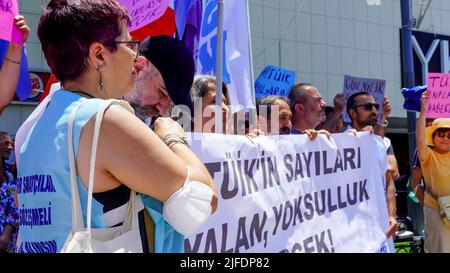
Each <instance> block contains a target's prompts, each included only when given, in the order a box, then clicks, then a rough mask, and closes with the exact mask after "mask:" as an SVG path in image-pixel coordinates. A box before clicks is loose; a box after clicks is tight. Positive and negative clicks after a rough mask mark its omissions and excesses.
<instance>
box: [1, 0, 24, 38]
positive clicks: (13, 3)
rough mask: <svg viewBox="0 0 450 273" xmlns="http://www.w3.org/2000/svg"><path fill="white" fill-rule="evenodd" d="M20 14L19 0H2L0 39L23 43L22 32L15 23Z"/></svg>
mask: <svg viewBox="0 0 450 273" xmlns="http://www.w3.org/2000/svg"><path fill="white" fill-rule="evenodd" d="M18 14H19V8H18V5H17V0H0V39H1V40H6V41H8V42H13V43H16V44H20V45H21V44H22V43H23V41H22V34H21V32H20V31H19V30H18V29H17V28H16V25H15V24H14V17H15V16H17V15H18Z"/></svg>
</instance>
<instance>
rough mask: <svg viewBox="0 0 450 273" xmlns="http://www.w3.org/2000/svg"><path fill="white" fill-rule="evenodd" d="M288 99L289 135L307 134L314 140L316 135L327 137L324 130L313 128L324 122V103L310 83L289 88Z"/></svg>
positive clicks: (327, 133) (326, 132)
mask: <svg viewBox="0 0 450 273" xmlns="http://www.w3.org/2000/svg"><path fill="white" fill-rule="evenodd" d="M288 98H289V99H290V100H291V109H292V114H293V117H292V130H291V134H307V135H308V136H309V137H311V138H315V136H317V134H318V133H324V134H326V135H327V136H329V132H328V131H326V130H319V131H316V130H315V128H316V127H317V126H318V125H319V124H320V123H321V122H323V121H324V120H325V106H326V103H325V101H324V100H323V98H322V95H321V94H320V92H319V90H318V89H317V88H316V87H315V86H314V85H312V84H310V83H297V84H294V85H293V86H292V87H291V90H290V91H289V96H288Z"/></svg>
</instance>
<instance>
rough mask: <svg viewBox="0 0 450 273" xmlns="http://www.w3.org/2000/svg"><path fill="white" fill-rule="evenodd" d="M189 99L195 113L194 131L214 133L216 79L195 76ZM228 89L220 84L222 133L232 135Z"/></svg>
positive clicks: (206, 76) (223, 84)
mask: <svg viewBox="0 0 450 273" xmlns="http://www.w3.org/2000/svg"><path fill="white" fill-rule="evenodd" d="M190 94H191V99H192V103H193V104H194V107H195V110H194V111H196V113H195V114H194V116H195V119H194V131H195V132H204V133H215V132H216V126H215V112H216V77H213V76H208V75H197V76H195V78H194V83H193V85H192V88H191V92H190ZM228 104H229V95H228V88H227V86H226V84H225V83H222V105H221V110H222V132H224V133H233V128H232V126H231V125H232V124H231V123H229V121H230V108H229V106H228Z"/></svg>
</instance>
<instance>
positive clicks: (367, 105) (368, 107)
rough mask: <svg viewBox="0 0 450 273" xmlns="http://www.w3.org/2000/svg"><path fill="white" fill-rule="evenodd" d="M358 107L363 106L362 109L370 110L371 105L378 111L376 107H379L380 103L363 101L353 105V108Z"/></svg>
mask: <svg viewBox="0 0 450 273" xmlns="http://www.w3.org/2000/svg"><path fill="white" fill-rule="evenodd" d="M358 107H364V109H365V110H366V111H370V110H372V108H373V107H375V109H376V110H377V111H378V109H380V105H379V104H378V103H370V102H369V103H365V104H359V105H355V107H353V109H356V108H358Z"/></svg>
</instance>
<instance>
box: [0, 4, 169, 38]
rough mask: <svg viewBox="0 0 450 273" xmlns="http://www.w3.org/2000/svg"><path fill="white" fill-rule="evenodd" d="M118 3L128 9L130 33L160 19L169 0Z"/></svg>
mask: <svg viewBox="0 0 450 273" xmlns="http://www.w3.org/2000/svg"><path fill="white" fill-rule="evenodd" d="M0 1H1V0H0ZM119 2H120V3H121V4H122V5H123V6H124V7H126V8H127V9H128V14H129V15H130V16H131V26H130V28H129V31H130V32H131V31H133V30H136V29H138V28H141V27H143V26H145V25H148V24H150V23H151V22H153V21H155V20H156V19H158V18H159V17H161V16H162V15H163V14H164V12H165V11H166V9H167V7H168V6H169V3H170V0H119Z"/></svg>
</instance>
